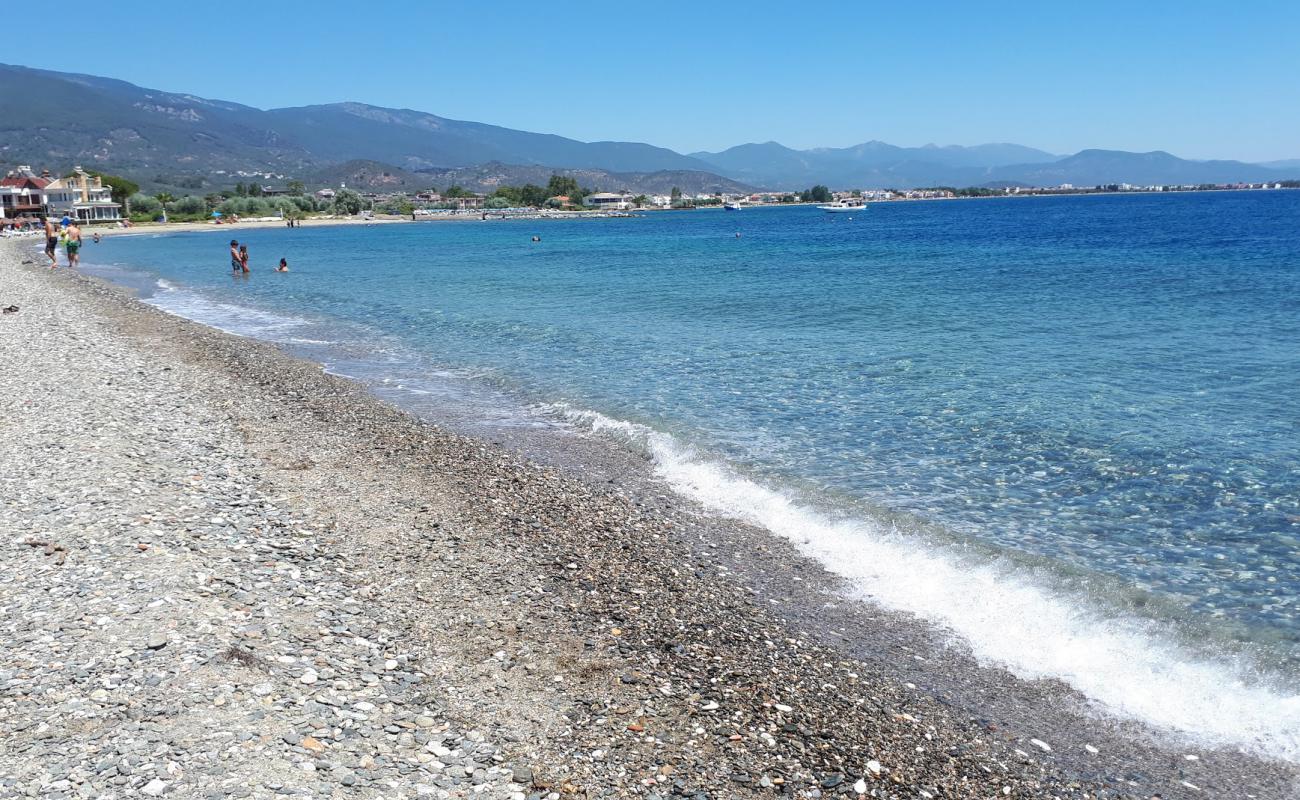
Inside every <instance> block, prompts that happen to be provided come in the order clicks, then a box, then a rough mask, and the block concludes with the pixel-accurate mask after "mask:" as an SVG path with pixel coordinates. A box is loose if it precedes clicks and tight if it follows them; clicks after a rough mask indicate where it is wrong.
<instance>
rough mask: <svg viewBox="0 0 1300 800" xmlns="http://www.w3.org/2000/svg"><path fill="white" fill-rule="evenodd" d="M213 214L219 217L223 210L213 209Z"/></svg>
mask: <svg viewBox="0 0 1300 800" xmlns="http://www.w3.org/2000/svg"><path fill="white" fill-rule="evenodd" d="M212 216H214V217H219V216H221V212H220V211H213V212H212Z"/></svg>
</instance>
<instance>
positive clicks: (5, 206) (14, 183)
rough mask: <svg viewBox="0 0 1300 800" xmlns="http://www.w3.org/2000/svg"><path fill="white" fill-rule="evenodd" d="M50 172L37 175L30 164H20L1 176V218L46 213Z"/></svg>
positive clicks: (16, 217)
mask: <svg viewBox="0 0 1300 800" xmlns="http://www.w3.org/2000/svg"><path fill="white" fill-rule="evenodd" d="M49 184H50V175H49V173H48V172H46V173H44V174H43V175H37V174H36V173H35V172H33V171H32V168H31V167H29V166H20V167H18V168H17V169H15V170H12V171H11V172H10V173H9V174H8V175H6V176H5V177H4V178H0V218H3V219H20V218H23V217H40V216H42V215H44V214H45V187H46V186H48V185H49Z"/></svg>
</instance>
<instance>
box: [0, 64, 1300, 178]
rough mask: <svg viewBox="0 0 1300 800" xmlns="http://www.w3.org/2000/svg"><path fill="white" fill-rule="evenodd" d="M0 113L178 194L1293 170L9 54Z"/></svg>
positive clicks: (69, 150)
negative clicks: (814, 143) (511, 124)
mask: <svg viewBox="0 0 1300 800" xmlns="http://www.w3.org/2000/svg"><path fill="white" fill-rule="evenodd" d="M0 109H2V110H3V113H2V114H0V162H6V163H8V164H9V165H14V164H31V165H33V166H36V167H38V168H41V167H47V168H50V169H55V170H61V169H67V168H69V167H71V166H73V165H74V164H81V165H84V166H87V167H93V168H98V169H105V170H111V171H116V172H122V173H125V174H127V175H129V176H132V177H134V178H135V179H137V180H138V181H139V182H140V183H141V184H143V185H146V186H149V187H177V188H182V189H184V190H195V189H201V188H207V187H209V186H213V185H215V186H218V187H220V186H229V185H230V184H231V183H233V182H235V181H236V180H243V179H245V178H249V177H253V176H255V175H271V176H273V177H272V178H270V179H269V180H270V181H272V182H278V181H280V180H285V179H288V178H299V179H303V180H304V181H305V182H311V180H318V181H320V182H323V183H329V184H331V185H333V184H334V183H335V182H336V181H342V180H345V178H344V177H343V176H344V175H346V174H354V175H361V174H364V175H366V179H365V180H366V181H370V182H371V183H370V184H368V185H371V186H378V185H383V184H392V183H394V182H395V183H396V185H403V181H406V182H408V183H409V182H410V181H412V180H415V179H413V178H412V177H411V174H412V173H413V171H414V170H421V171H430V170H431V172H427V174H429V175H445V176H446V177H447V179H450V180H452V181H453V182H459V183H462V184H463V185H466V186H471V185H472V186H490V185H492V183H491V182H492V181H494V180H498V179H500V180H506V179H508V180H512V181H515V180H517V181H526V180H531V181H533V182H535V183H544V182H545V179H546V178H547V177H549V175H550V173H551V171H552V170H561V171H566V172H568V173H570V174H574V175H575V177H579V180H580V181H582V182H584V183H586V184H588V185H591V186H600V187H601V188H609V189H614V188H628V189H630V190H632V191H644V192H656V193H658V192H661V191H667V190H668V189H670V188H671V187H672V186H673V185H677V186H679V187H680V188H681V189H682V190H683V191H691V192H697V191H706V190H709V189H711V188H714V187H717V188H721V189H722V190H724V191H739V190H742V189H746V188H749V187H752V186H760V187H763V188H767V189H800V188H806V187H808V186H811V185H813V184H818V183H821V184H826V185H828V186H830V187H831V188H835V189H847V188H884V187H894V188H910V187H918V186H979V185H989V184H999V183H1000V184H1011V185H1033V186H1044V185H1057V184H1060V183H1073V184H1075V185H1080V186H1088V185H1095V184H1098V183H1134V184H1151V183H1161V184H1177V183H1230V182H1238V181H1249V182H1259V181H1269V180H1286V179H1295V178H1300V162H1297V161H1278V162H1272V163H1269V164H1246V163H1242V162H1239V161H1188V160H1185V159H1180V158H1177V157H1175V156H1172V155H1170V154H1168V153H1165V152H1161V151H1156V152H1152V153H1128V152H1122V151H1112V150H1084V151H1081V152H1079V153H1075V154H1074V155H1071V156H1065V157H1061V156H1056V155H1053V154H1051V153H1047V152H1044V151H1042V150H1036V149H1034V148H1032V147H1025V146H1023V145H1017V144H983V145H976V146H973V147H960V146H955V145H953V146H945V147H940V146H937V145H925V146H924V147H898V146H896V145H891V144H887V143H885V142H879V141H869V142H864V143H863V144H859V145H854V146H853V147H842V148H815V149H811V150H794V149H791V148H788V147H785V146H783V145H781V144H778V143H776V142H766V143H762V144H743V145H739V146H737V147H732V148H730V149H728V150H724V151H722V152H718V153H704V152H702V153H693V154H691V155H682V154H680V153H676V152H674V151H672V150H668V149H665V148H662V147H655V146H653V145H649V144H642V143H638V142H580V141H577V140H575V139H567V138H565V137H563V136H555V135H553V134H545V133H531V132H528V131H519V130H512V129H510V128H503V127H500V126H496V125H487V124H484V123H480V122H466V121H461V120H453V119H447V118H445V117H439V116H435V115H433V114H427V113H424V112H421V111H412V110H410V109H393V108H381V107H378V106H371V105H366V104H364V103H334V104H330V105H316V106H303V107H298V108H278V109H271V110H269V111H265V110H261V109H257V108H253V107H251V106H246V105H241V104H239V103H231V102H227V101H224V100H209V99H205V98H202V97H196V96H194V95H189V94H177V93H174V92H162V91H158V90H155V89H146V88H142V87H139V86H135V85H133V84H130V83H127V82H125V81H120V80H114V79H111V78H100V77H95V76H92V75H75V74H70V73H62V72H52V71H49V70H38V69H29V68H27V67H16V66H6V65H0ZM354 162H356V163H354ZM361 162H369V163H368V164H366V163H361ZM358 163H360V166H358ZM480 165H482V166H480ZM503 165H511V166H509V167H505V166H503ZM376 170H377V171H376ZM385 172H386V173H387V175H385V174H384V173H385ZM502 176H507V177H502ZM528 176H534V177H528ZM582 176H587V177H582ZM325 178H330V180H328V181H326V180H325ZM435 180H437V181H440V182H442V183H446V182H447V181H446V180H443V179H441V178H436V179H435ZM375 181H378V183H375ZM358 185H361V184H358ZM169 190H170V189H169Z"/></svg>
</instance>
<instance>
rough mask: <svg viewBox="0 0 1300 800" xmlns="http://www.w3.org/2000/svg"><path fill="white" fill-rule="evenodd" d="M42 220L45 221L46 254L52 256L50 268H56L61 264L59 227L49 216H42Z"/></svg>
mask: <svg viewBox="0 0 1300 800" xmlns="http://www.w3.org/2000/svg"><path fill="white" fill-rule="evenodd" d="M41 222H44V223H45V255H47V256H49V257H50V269H54V268H55V267H57V266H58V265H59V229H58V226H56V225H55V224H54V220H52V219H50V218H49V217H42V218H41Z"/></svg>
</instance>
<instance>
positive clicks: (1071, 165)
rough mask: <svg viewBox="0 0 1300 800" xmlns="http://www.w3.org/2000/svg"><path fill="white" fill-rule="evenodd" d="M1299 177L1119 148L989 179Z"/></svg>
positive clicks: (1141, 181)
mask: <svg viewBox="0 0 1300 800" xmlns="http://www.w3.org/2000/svg"><path fill="white" fill-rule="evenodd" d="M1296 177H1300V169H1291V170H1278V169H1270V168H1269V167H1263V166H1260V165H1258V164H1247V163H1244V162H1242V161H1188V160H1187V159H1182V158H1178V157H1177V156H1173V155H1170V154H1169V153H1166V152H1164V151H1162V150H1156V151H1153V152H1150V153H1129V152H1126V151H1123V150H1081V151H1079V152H1078V153H1075V154H1074V155H1072V156H1067V157H1065V158H1062V159H1060V160H1059V161H1054V162H1052V163H1050V164H1021V165H1016V166H1010V167H1000V168H998V169H996V170H994V171H993V178H992V179H993V180H1003V181H1017V182H1020V183H1026V184H1029V185H1031V186H1056V185H1059V184H1062V183H1072V184H1074V185H1076V186H1095V185H1097V184H1106V183H1132V184H1136V185H1152V184H1162V185H1165V184H1199V183H1238V182H1241V183H1259V182H1263V181H1272V180H1286V179H1288V178H1296Z"/></svg>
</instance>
